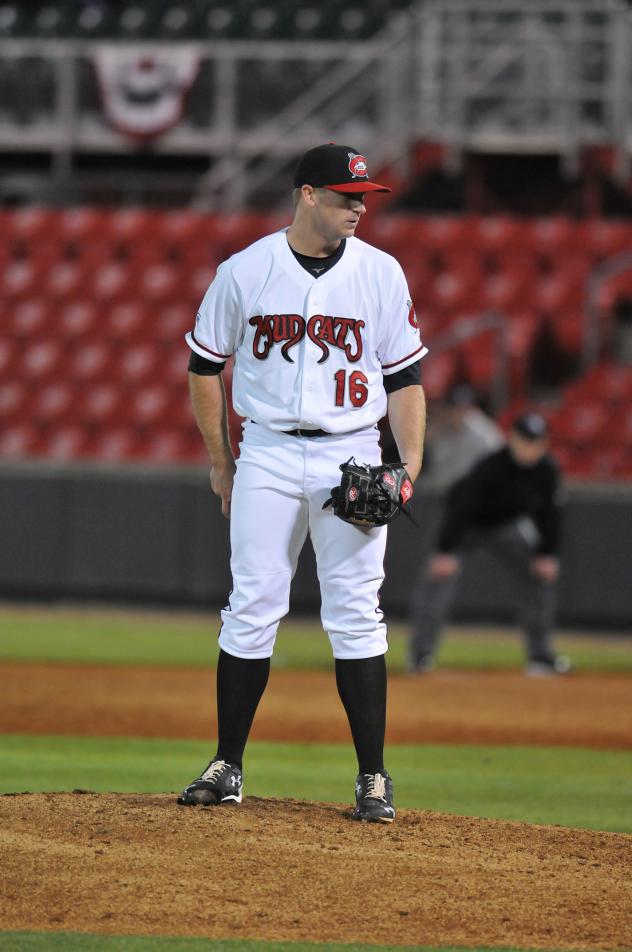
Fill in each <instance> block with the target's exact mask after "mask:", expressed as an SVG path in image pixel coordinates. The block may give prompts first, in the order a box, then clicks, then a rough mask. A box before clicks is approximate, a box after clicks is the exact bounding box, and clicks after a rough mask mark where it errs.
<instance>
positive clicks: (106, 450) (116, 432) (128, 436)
mask: <svg viewBox="0 0 632 952" xmlns="http://www.w3.org/2000/svg"><path fill="white" fill-rule="evenodd" d="M142 450H143V441H142V439H141V438H140V437H138V436H137V435H136V434H135V433H134V431H133V430H132V429H131V427H128V426H119V427H115V428H110V427H107V426H106V427H103V428H102V429H97V430H96V431H95V433H94V436H93V440H92V450H91V452H92V453H93V454H94V456H95V457H96V458H97V459H100V460H104V461H107V462H112V463H116V462H121V461H123V460H130V459H140V458H142Z"/></svg>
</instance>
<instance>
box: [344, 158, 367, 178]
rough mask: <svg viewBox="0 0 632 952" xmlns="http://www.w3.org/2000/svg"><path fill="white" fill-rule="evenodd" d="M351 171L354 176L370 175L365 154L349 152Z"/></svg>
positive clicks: (363, 176) (365, 176)
mask: <svg viewBox="0 0 632 952" xmlns="http://www.w3.org/2000/svg"><path fill="white" fill-rule="evenodd" d="M349 171H350V172H351V174H352V175H353V177H354V178H367V177H368V175H369V170H368V168H367V164H366V159H365V158H364V156H363V155H356V154H355V153H354V152H349Z"/></svg>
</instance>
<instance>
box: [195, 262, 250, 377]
mask: <svg viewBox="0 0 632 952" xmlns="http://www.w3.org/2000/svg"><path fill="white" fill-rule="evenodd" d="M242 314H243V308H242V306H241V297H240V294H239V288H238V287H237V283H236V281H235V279H234V276H233V274H232V270H231V268H230V266H229V265H228V262H223V263H222V264H220V266H219V268H218V269H217V274H216V275H215V278H214V279H213V281H212V282H211V285H210V287H209V289H208V291H207V292H206V294H205V295H204V299H203V300H202V303H201V305H200V310H199V311H198V313H197V317H196V318H195V327H194V328H193V330H192V331H189V333H188V334H186V342H187V344H188V345H189V347H190V348H191V350H192V351H194V353H196V354H199V356H200V357H204V358H205V359H206V360H212V361H215V362H217V363H223V362H224V361H226V360H228V358H229V357H230V356H231V355H232V354H234V352H235V350H236V349H237V347H238V345H239V343H240V340H241V336H242V333H243V332H242V323H243V322H242Z"/></svg>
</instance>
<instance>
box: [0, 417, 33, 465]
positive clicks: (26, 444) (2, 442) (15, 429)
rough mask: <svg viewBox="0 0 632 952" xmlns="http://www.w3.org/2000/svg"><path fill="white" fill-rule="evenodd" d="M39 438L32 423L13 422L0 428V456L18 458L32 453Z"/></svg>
mask: <svg viewBox="0 0 632 952" xmlns="http://www.w3.org/2000/svg"><path fill="white" fill-rule="evenodd" d="M38 440H39V433H38V430H37V427H36V426H34V425H33V424H32V423H15V424H13V425H12V426H7V427H3V428H2V429H1V430H0V458H5V459H18V458H20V457H22V456H29V455H30V454H31V453H33V452H34V451H35V450H36V448H37V446H38Z"/></svg>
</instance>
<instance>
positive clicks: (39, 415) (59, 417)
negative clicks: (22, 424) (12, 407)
mask: <svg viewBox="0 0 632 952" xmlns="http://www.w3.org/2000/svg"><path fill="white" fill-rule="evenodd" d="M76 412H77V394H76V391H75V389H74V387H73V386H72V385H71V384H70V383H67V382H66V381H64V380H56V381H54V382H52V383H49V384H48V385H47V386H45V387H41V388H39V389H38V390H37V391H36V393H35V395H34V398H33V400H32V403H31V411H30V414H31V419H32V420H33V421H34V422H36V423H48V424H51V423H52V424H54V425H55V426H58V425H60V424H61V423H68V422H70V421H72V420H73V419H74V418H75V415H76Z"/></svg>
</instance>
